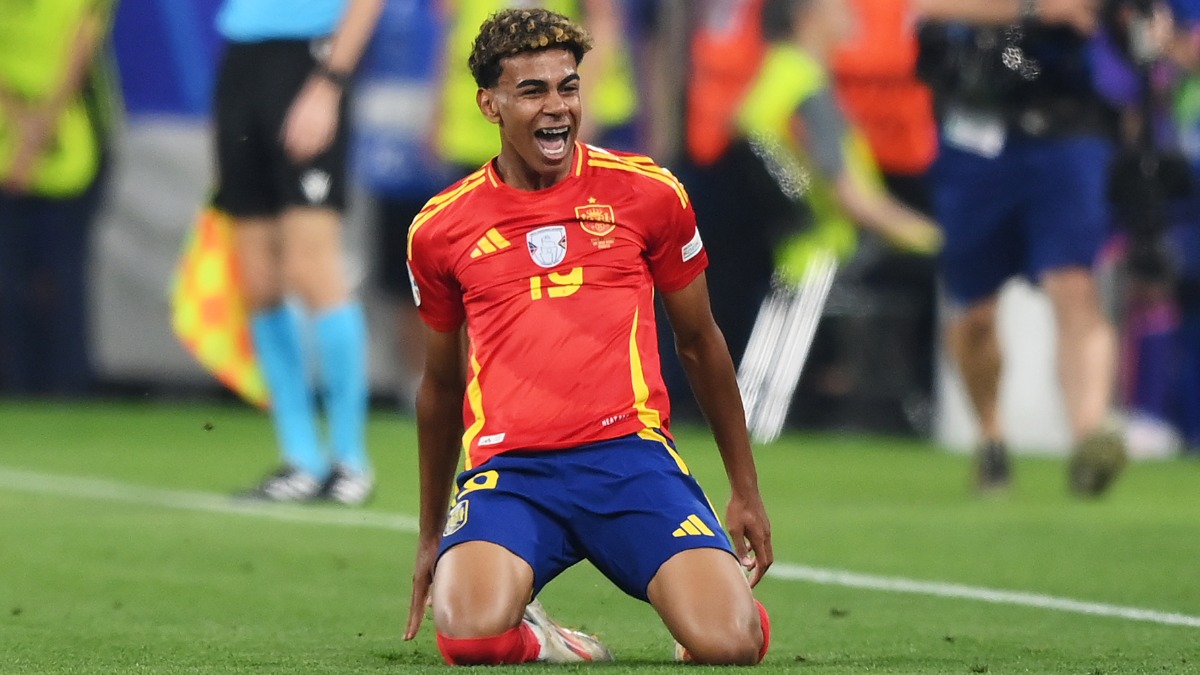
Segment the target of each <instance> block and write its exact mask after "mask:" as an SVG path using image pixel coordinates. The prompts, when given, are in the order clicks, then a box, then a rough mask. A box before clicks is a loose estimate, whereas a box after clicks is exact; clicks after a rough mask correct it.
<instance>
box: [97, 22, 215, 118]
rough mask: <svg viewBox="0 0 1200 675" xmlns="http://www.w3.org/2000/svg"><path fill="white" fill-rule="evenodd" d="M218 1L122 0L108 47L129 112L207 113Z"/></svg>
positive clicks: (189, 114)
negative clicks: (111, 47) (113, 51)
mask: <svg viewBox="0 0 1200 675" xmlns="http://www.w3.org/2000/svg"><path fill="white" fill-rule="evenodd" d="M220 4H221V0H121V2H119V3H117V14H116V19H115V22H114V25H113V47H114V50H115V51H116V56H117V66H118V68H119V70H120V73H121V87H122V91H123V93H124V95H125V105H126V108H127V109H128V111H129V113H130V114H131V115H134V116H137V115H183V116H207V115H208V111H209V104H210V100H211V97H212V86H213V73H214V71H215V70H216V64H217V58H218V57H219V55H220V50H221V39H220V36H219V35H217V32H216V29H215V28H214V27H213V18H214V17H215V16H216V13H217V9H218V7H219V6H220Z"/></svg>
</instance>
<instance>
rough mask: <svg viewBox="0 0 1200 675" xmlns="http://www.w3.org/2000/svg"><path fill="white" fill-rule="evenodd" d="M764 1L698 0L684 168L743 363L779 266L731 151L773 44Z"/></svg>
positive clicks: (676, 381)
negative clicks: (750, 219)
mask: <svg viewBox="0 0 1200 675" xmlns="http://www.w3.org/2000/svg"><path fill="white" fill-rule="evenodd" d="M762 5H763V0H698V1H697V2H695V3H694V4H693V6H692V15H691V23H692V27H691V34H690V38H689V47H688V55H689V66H690V67H689V69H688V73H687V82H686V87H685V99H686V103H685V110H684V129H683V131H684V143H683V153H682V157H681V158H680V162H679V166H678V167H677V168H676V172H677V173H678V174H679V176H680V178H681V180H682V181H683V182H684V184H685V185H687V186H688V189H689V192H690V194H691V195H692V200H693V204H694V206H695V210H696V223H697V225H698V226H699V228H700V233H701V234H702V235H703V236H704V241H705V243H706V244H707V245H708V248H709V251H710V252H709V266H708V269H707V270H706V271H705V275H706V277H707V279H708V281H709V293H710V300H711V302H712V310H713V316H714V317H716V319H717V324H718V325H719V326H721V331H722V332H723V333H724V335H725V342H726V344H728V345H729V353H730V355H731V356H732V357H733V362H734V363H735V364H736V363H739V362H740V361H741V359H742V352H743V351H745V348H746V343H747V342H748V341H749V338H750V330H751V327H752V326H753V324H754V317H755V315H756V313H757V312H758V306H757V304H756V303H755V302H753V301H750V302H747V298H758V297H762V296H764V295H766V293H767V289H768V286H769V283H770V275H771V269H772V261H771V254H770V245H769V243H767V242H764V241H760V240H759V238H758V237H759V236H760V234H761V233H762V228H749V229H747V228H742V227H741V226H740V223H741V222H742V221H743V219H745V216H746V209H747V208H750V209H755V208H756V204H760V201H761V200H751V199H746V198H745V196H744V194H739V193H740V192H741V190H740V189H739V187H737V186H740V185H742V184H743V177H744V175H745V172H744V167H742V166H738V165H737V163H736V162H731V161H727V160H725V159H723V158H724V156H725V155H726V153H727V151H728V149H729V146H730V142H731V140H732V138H733V136H734V133H735V118H736V116H737V110H738V106H739V105H740V104H741V101H742V98H743V97H744V96H745V93H746V90H747V88H748V87H749V86H750V83H751V82H752V81H753V80H754V75H755V73H756V72H757V71H758V67H759V64H760V63H761V62H762V57H763V52H764V51H765V45H764V43H763V37H762ZM768 203H773V202H772V201H768ZM669 338H670V336H669V334H666V335H665V339H669ZM664 344H666V342H664ZM666 357H667V363H666V364H665V365H664V369H665V370H666V372H667V378H668V384H669V385H670V387H671V389H672V391H684V390H685V389H686V380H685V379H684V375H683V372H682V370H680V369H679V367H678V364H676V363H674V362H673V361H672V359H671V358H670V355H669V352H668V353H667V354H666ZM672 404H673V405H674V406H675V407H676V414H677V415H684V416H688V417H696V416H698V414H699V411H698V410H695V403H694V401H693V400H692V399H691V397H690V396H673V397H672Z"/></svg>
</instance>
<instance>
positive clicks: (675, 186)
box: [408, 143, 708, 466]
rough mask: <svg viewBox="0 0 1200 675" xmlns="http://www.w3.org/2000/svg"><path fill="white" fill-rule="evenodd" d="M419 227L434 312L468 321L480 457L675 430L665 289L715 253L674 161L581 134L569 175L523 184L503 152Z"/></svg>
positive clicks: (474, 435) (471, 433) (442, 327)
mask: <svg viewBox="0 0 1200 675" xmlns="http://www.w3.org/2000/svg"><path fill="white" fill-rule="evenodd" d="M408 237H409V238H408V264H409V274H410V276H411V278H412V282H413V296H414V299H415V300H416V302H417V307H418V310H419V311H420V314H421V317H422V318H423V319H424V320H425V322H426V323H428V324H429V325H430V326H432V327H433V328H434V329H436V330H439V331H453V330H457V329H458V328H459V327H461V326H462V324H463V322H464V321H465V322H466V325H467V335H468V336H469V338H470V354H469V371H468V373H467V395H466V400H465V401H464V402H463V418H464V422H465V427H466V432H465V434H464V436H463V447H464V448H465V449H466V451H467V465H468V466H478V465H479V464H481V463H483V462H485V461H487V459H488V458H490V457H492V456H494V455H497V454H500V453H502V452H506V451H509V450H550V449H555V448H567V447H573V446H578V445H582V444H585V443H591V442H595V441H600V440H606V439H610V438H617V437H619V436H624V435H627V434H631V433H635V432H638V431H641V430H643V429H648V428H651V429H654V428H656V429H661V430H662V431H663V432H668V426H669V423H668V417H669V403H668V400H667V389H666V386H665V385H664V383H663V379H662V373H661V368H660V364H659V354H658V336H657V331H656V329H655V320H654V289H655V288H656V287H657V288H658V289H659V290H661V291H665V292H670V291H676V290H679V289H682V288H684V287H685V286H687V285H688V284H689V283H691V282H692V281H693V280H694V279H695V278H696V277H697V276H699V275H700V273H701V272H702V271H703V270H704V268H705V267H706V265H707V263H708V256H707V254H706V253H705V251H704V247H703V244H702V243H701V241H700V234H699V232H698V230H697V229H696V215H695V212H694V211H693V210H692V206H691V202H690V200H689V199H688V195H687V192H685V191H684V188H683V186H682V185H681V184H680V183H679V181H678V180H677V179H676V178H675V177H674V176H673V175H672V174H671V173H670V172H669V171H667V170H665V169H663V168H661V167H659V166H657V165H655V164H654V162H653V161H651V160H650V159H649V158H646V157H642V156H638V155H629V154H625V153H616V152H611V151H608V150H603V149H600V148H595V147H591V146H587V145H584V144H582V143H576V145H575V157H574V166H573V167H572V171H571V173H570V175H569V176H568V177H567V178H565V179H564V180H562V181H561V182H559V183H557V184H555V185H553V186H551V187H549V188H546V189H543V190H537V191H525V190H518V189H516V188H513V187H510V186H508V185H505V184H504V183H503V182H501V180H500V177H499V176H498V175H497V173H496V171H495V168H494V167H493V165H492V164H491V163H489V164H487V165H486V166H484V167H483V168H482V169H480V170H478V171H476V172H475V173H473V174H471V175H470V176H467V177H466V178H465V179H463V180H461V181H459V182H458V183H456V184H455V185H453V186H452V187H450V188H449V189H447V190H445V191H444V192H442V193H441V194H439V195H438V196H436V197H434V198H433V199H431V200H430V201H429V203H428V204H426V206H425V208H424V209H422V210H421V212H420V213H419V214H418V215H417V217H416V218H415V219H414V220H413V223H412V226H411V227H410V228H409V235H408Z"/></svg>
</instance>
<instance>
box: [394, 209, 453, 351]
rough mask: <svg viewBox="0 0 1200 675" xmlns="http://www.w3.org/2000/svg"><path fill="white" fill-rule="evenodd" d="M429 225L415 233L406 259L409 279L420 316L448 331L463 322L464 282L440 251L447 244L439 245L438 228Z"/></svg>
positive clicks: (440, 329) (430, 324) (437, 327)
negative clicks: (458, 278)
mask: <svg viewBox="0 0 1200 675" xmlns="http://www.w3.org/2000/svg"><path fill="white" fill-rule="evenodd" d="M430 225H431V223H427V224H426V225H425V227H423V228H421V229H419V230H418V231H416V232H414V233H413V236H412V241H411V243H410V245H409V255H408V261H407V264H408V281H409V283H410V284H412V294H413V303H414V304H415V305H416V306H417V312H418V313H419V314H420V316H421V320H423V321H424V322H425V323H426V324H428V325H429V327H430V328H433V329H434V330H437V331H441V332H444V333H448V332H451V331H455V330H458V329H459V328H460V327H461V326H462V324H463V321H465V320H466V309H465V307H464V305H463V296H462V286H460V285H459V283H458V280H457V279H456V278H455V277H454V275H453V274H452V273H451V271H450V267H449V265H448V264H446V261H445V260H443V257H442V256H440V255H439V252H440V251H444V250H446V246H438V245H437V241H436V239H437V231H436V229H435V228H433V227H430Z"/></svg>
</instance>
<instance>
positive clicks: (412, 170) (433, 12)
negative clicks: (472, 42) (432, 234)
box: [351, 0, 455, 198]
mask: <svg viewBox="0 0 1200 675" xmlns="http://www.w3.org/2000/svg"><path fill="white" fill-rule="evenodd" d="M436 5H437V2H436V0H389V2H387V4H386V5H385V6H384V10H383V15H382V16H381V17H380V19H379V25H378V27H377V29H376V32H375V36H374V38H373V39H372V41H371V44H370V46H369V47H368V50H367V53H366V54H365V55H364V57H363V62H362V64H361V66H360V67H359V77H358V83H357V85H356V88H355V106H354V110H355V113H354V124H353V130H354V131H353V138H354V140H353V144H352V164H351V166H352V172H353V174H354V176H355V178H356V179H357V181H358V182H359V183H360V184H362V185H363V186H364V187H365V188H367V189H368V190H370V191H371V192H374V193H376V194H380V195H384V196H390V197H400V198H404V197H415V196H422V195H424V196H428V195H431V194H434V193H436V192H437V191H438V190H440V189H441V188H442V187H444V186H445V185H446V184H448V183H449V182H451V181H452V180H453V178H454V177H455V176H453V175H452V174H451V173H450V172H449V171H448V170H447V168H446V167H444V166H443V165H442V164H441V163H440V162H438V161H437V159H436V148H435V147H434V145H433V144H434V142H435V141H434V139H435V138H436V137H437V134H436V133H435V129H436V120H435V119H434V116H435V115H436V114H437V109H438V99H439V95H440V86H439V84H440V82H439V73H440V68H439V58H440V56H441V50H442V41H443V39H444V35H445V26H444V21H443V18H442V17H441V15H440V14H439V12H438V10H437V6H436Z"/></svg>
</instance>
